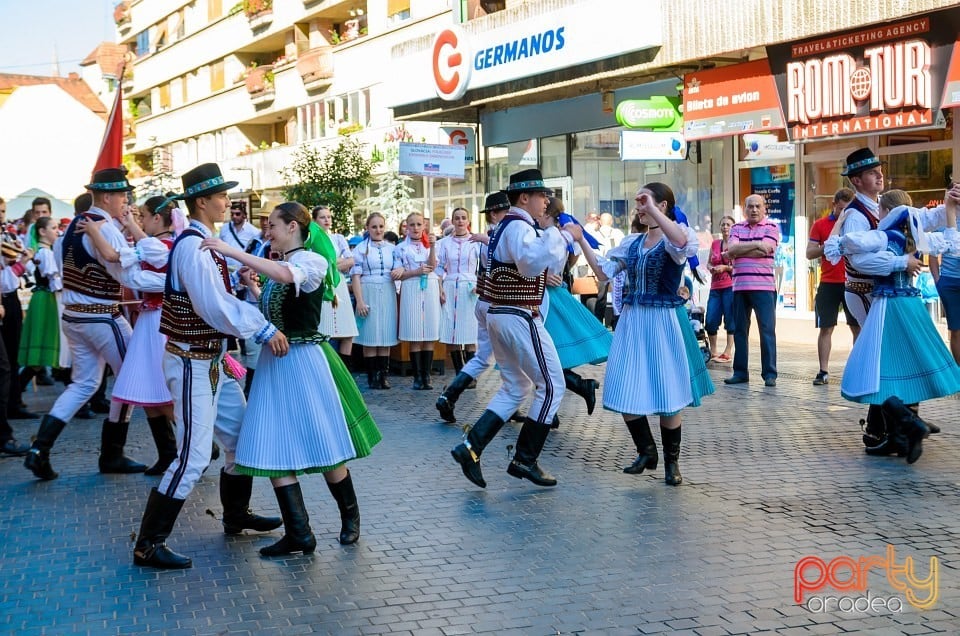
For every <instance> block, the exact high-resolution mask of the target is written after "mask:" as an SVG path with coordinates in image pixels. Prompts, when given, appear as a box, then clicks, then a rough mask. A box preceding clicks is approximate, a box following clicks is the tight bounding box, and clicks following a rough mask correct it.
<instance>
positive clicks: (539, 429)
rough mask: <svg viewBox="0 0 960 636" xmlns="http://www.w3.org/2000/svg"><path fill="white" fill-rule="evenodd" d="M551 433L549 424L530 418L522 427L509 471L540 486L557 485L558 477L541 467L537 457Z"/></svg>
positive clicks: (518, 477)
mask: <svg viewBox="0 0 960 636" xmlns="http://www.w3.org/2000/svg"><path fill="white" fill-rule="evenodd" d="M549 434H550V425H549V424H539V423H537V422H536V421H534V420H531V419H530V418H527V421H526V422H524V423H523V427H521V428H520V436H519V437H517V452H516V454H515V455H514V456H513V461H511V462H510V465H509V466H507V473H508V474H510V475H512V476H514V477H516V478H517V479H529V480H530V481H532V482H533V483H535V484H536V485H538V486H556V485H557V478H556V477H554V476H553V475H551V474H550V473H548V472H547V471H545V470H543V469H542V468H540V466H539V464H537V457H539V456H540V451H542V450H543V445H544V444H545V443H546V441H547V435H549Z"/></svg>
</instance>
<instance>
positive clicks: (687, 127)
mask: <svg viewBox="0 0 960 636" xmlns="http://www.w3.org/2000/svg"><path fill="white" fill-rule="evenodd" d="M683 121H684V124H683V133H684V137H686V138H687V141H694V140H696V139H710V138H712V137H729V136H730V135H739V134H741V133H745V132H759V131H763V130H779V129H781V128H783V127H784V121H783V113H782V112H781V111H780V98H779V97H778V95H777V87H776V85H775V84H774V81H773V75H771V74H770V64H769V63H768V62H767V60H756V61H753V62H745V63H743V64H734V65H733V66H724V67H721V68H714V69H708V70H705V71H697V72H696V73H690V74H688V75H684V76H683Z"/></svg>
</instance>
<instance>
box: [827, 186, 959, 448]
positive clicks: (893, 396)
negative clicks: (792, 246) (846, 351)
mask: <svg viewBox="0 0 960 636" xmlns="http://www.w3.org/2000/svg"><path fill="white" fill-rule="evenodd" d="M902 202H909V196H908V195H907V194H906V193H905V192H902V191H897V190H891V191H889V192H887V193H885V194H884V195H883V196H882V197H881V198H880V223H879V225H878V226H877V229H876V230H868V231H861V232H847V233H846V234H844V235H843V236H840V231H841V230H840V229H838V228H839V227H840V226H842V225H843V222H844V221H845V220H846V219H845V217H846V216H847V215H848V214H849V213H848V212H847V211H844V213H843V214H841V215H840V218H839V219H838V220H837V225H836V226H834V233H833V234H831V236H830V238H829V239H827V242H826V243H825V244H824V256H825V257H826V258H828V259H829V260H830V262H831V263H839V262H840V259H841V258H843V256H844V255H853V254H872V255H873V256H874V258H872V259H870V260H869V261H868V262H865V261H864V260H863V259H859V260H858V269H859V271H862V272H864V273H865V274H870V275H872V276H873V277H874V290H873V297H874V298H873V302H872V303H871V305H870V311H869V312H868V313H867V319H866V321H865V322H864V323H863V324H862V325H861V329H860V336H859V337H858V338H857V340H856V342H854V345H853V349H852V350H851V352H850V357H849V358H847V365H846V367H845V368H844V372H843V379H842V380H841V383H840V393H841V395H843V397H844V398H846V399H848V400H850V401H852V402H859V403H861V404H880V405H881V414H882V415H883V423H884V431H883V434H882V436H881V438H880V439H879V440H878V443H877V444H875V445H873V446H868V447H867V449H866V451H867V454H869V455H892V454H897V455H898V456H901V457H906V458H907V463H909V464H912V463H914V462H915V461H917V460H918V459H919V458H920V455H921V453H922V452H923V448H922V441H923V439H924V438H925V437H927V435H929V434H930V433H931V432H935V431H936V432H938V431H939V428H938V427H935V426H932V425H928V424H927V423H926V422H924V421H923V420H921V419H920V418H919V417H917V415H916V413H915V412H914V411H913V410H912V409H911V408H909V407H908V406H906V404H919V403H920V402H922V401H924V400H930V399H934V398H939V397H945V396H947V395H952V394H954V393H956V392H957V391H960V367H958V366H957V364H956V362H955V361H954V359H953V356H952V355H951V354H950V351H949V350H948V349H947V347H946V345H944V342H943V339H942V338H941V337H940V334H939V333H938V332H937V329H936V327H935V326H934V324H933V322H932V321H931V320H930V316H929V314H928V313H927V311H926V309H925V308H924V306H923V301H922V299H921V298H920V291H919V290H918V289H917V288H916V287H914V286H913V284H912V278H913V276H914V275H915V274H916V273H917V272H918V271H919V270H920V261H919V260H918V259H917V258H916V257H915V256H914V254H915V253H916V252H918V251H919V252H922V253H925V254H950V255H960V235H958V233H957V209H958V204H960V186H954V187H953V188H952V189H951V190H949V191H948V192H947V195H946V197H945V205H944V207H943V209H942V214H943V215H944V217H945V221H944V222H943V223H932V225H940V226H945V230H944V232H942V233H935V232H930V233H927V232H924V230H923V227H924V226H929V225H931V223H930V217H931V215H937V214H939V213H940V212H939V210H933V211H930V210H917V209H916V208H912V207H910V206H909V205H899V206H896V207H894V205H895V204H896V203H902ZM891 208H892V209H891ZM904 403H906V404H904Z"/></svg>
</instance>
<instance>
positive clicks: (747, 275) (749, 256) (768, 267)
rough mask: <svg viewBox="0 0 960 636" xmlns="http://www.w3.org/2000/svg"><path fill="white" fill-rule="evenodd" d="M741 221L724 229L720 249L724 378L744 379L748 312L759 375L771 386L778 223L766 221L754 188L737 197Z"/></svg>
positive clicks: (774, 377) (728, 380) (774, 366)
mask: <svg viewBox="0 0 960 636" xmlns="http://www.w3.org/2000/svg"><path fill="white" fill-rule="evenodd" d="M743 208H744V210H743V211H744V216H745V217H746V220H745V221H741V222H740V223H737V224H736V225H734V226H733V228H731V230H730V246H729V247H728V248H727V251H726V252H725V253H724V256H725V257H726V258H729V259H732V260H733V322H734V329H735V330H734V336H733V342H734V354H733V375H731V376H730V377H729V378H726V379H725V380H724V382H725V383H726V384H741V383H743V382H749V381H750V373H749V370H748V369H747V362H748V357H749V353H750V350H749V348H748V340H747V339H748V337H749V335H750V312H751V311H752V312H753V313H754V314H756V317H757V326H758V327H759V329H760V375H761V376H762V377H763V383H764V384H765V385H766V386H777V334H776V325H777V286H776V282H775V281H776V279H775V278H774V274H773V255H774V253H775V252H776V251H777V245H779V243H780V228H779V227H778V226H777V225H776V224H775V223H771V222H769V221H767V206H766V204H765V203H764V200H763V197H762V196H760V195H759V194H751V195H750V196H748V197H747V198H746V199H745V200H744V202H743Z"/></svg>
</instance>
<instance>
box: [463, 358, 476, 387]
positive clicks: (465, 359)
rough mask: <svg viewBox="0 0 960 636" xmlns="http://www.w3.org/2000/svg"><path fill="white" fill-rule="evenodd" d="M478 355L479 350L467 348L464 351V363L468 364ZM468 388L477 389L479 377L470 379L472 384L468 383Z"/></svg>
mask: <svg viewBox="0 0 960 636" xmlns="http://www.w3.org/2000/svg"><path fill="white" fill-rule="evenodd" d="M476 355H477V352H476V351H466V350H465V351H464V352H463V364H464V366H466V364H467V363H468V362H470V361H471V360H473V358H474V357H475V356H476ZM467 388H468V389H475V388H477V379H476V378H473V379H472V380H470V384H468V385H467Z"/></svg>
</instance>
